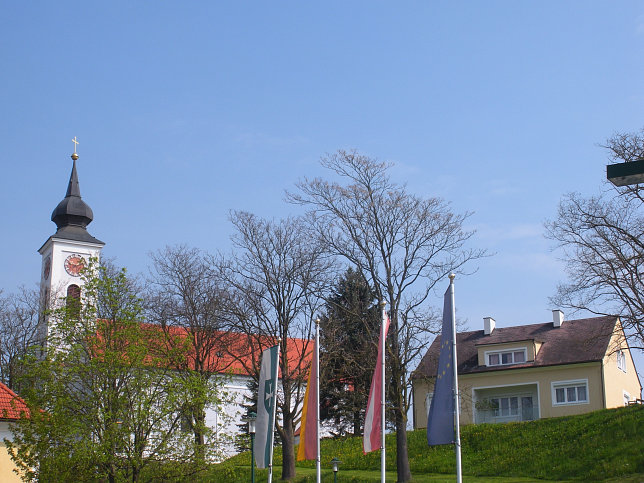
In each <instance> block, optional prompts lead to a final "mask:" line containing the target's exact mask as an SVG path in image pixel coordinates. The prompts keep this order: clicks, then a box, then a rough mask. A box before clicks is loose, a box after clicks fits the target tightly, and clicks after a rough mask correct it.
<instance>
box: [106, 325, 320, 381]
mask: <svg viewBox="0 0 644 483" xmlns="http://www.w3.org/2000/svg"><path fill="white" fill-rule="evenodd" d="M103 322H105V323H107V324H109V323H110V322H109V321H107V320H104V321H103ZM142 328H143V329H144V330H151V331H153V332H157V331H159V332H158V333H160V331H162V330H165V331H166V333H167V335H168V338H169V339H170V340H171V341H172V343H170V344H169V345H170V346H173V345H174V342H179V341H180V340H182V339H186V338H191V337H192V338H193V339H195V342H197V339H198V338H201V339H202V342H203V343H204V344H206V345H208V346H209V349H210V350H208V351H204V353H207V355H208V359H207V360H206V361H202V362H203V364H202V366H203V368H204V369H205V370H206V371H209V372H211V373H218V374H231V375H241V376H249V375H251V374H253V373H254V371H255V370H259V366H260V364H261V356H262V350H264V349H266V348H268V347H271V346H273V345H275V344H276V343H277V339H276V338H274V337H269V336H257V335H249V334H244V333H240V332H223V331H212V332H211V333H209V334H208V335H207V336H204V331H203V330H195V331H191V330H189V329H188V328H185V327H180V326H166V327H165V328H162V327H161V326H160V325H156V324H149V323H143V324H142ZM97 335H98V337H99V338H101V337H102V336H101V334H100V330H99V333H98V334H97ZM206 337H212V340H213V341H214V342H204V341H203V340H204V339H205V338H206ZM153 339H154V338H153ZM157 343H159V344H161V345H163V344H168V342H167V339H166V342H162V341H159V340H158V339H157V342H156V343H155V344H157ZM195 345H197V344H189V345H188V347H189V348H190V349H189V351H188V357H187V361H186V362H187V364H184V361H182V362H180V363H177V368H179V369H185V368H189V369H195V367H196V365H197V357H196V353H195V349H194V348H195ZM157 350H160V351H161V354H160V355H161V357H163V353H164V348H163V347H157ZM286 351H287V354H288V362H289V364H288V367H289V373H290V375H291V377H306V374H308V370H309V367H310V365H311V359H312V357H313V340H309V339H298V338H290V339H288V340H287V343H286ZM97 352H99V353H100V349H98V350H97ZM156 363H158V361H157V362H156ZM169 363H170V364H172V363H171V362H170V361H169ZM281 377H282V375H281V367H280V378H281Z"/></svg>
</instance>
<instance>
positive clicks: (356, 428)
mask: <svg viewBox="0 0 644 483" xmlns="http://www.w3.org/2000/svg"><path fill="white" fill-rule="evenodd" d="M360 428H361V425H360V411H354V412H353V435H354V436H360V435H361V434H362V432H361V431H360Z"/></svg>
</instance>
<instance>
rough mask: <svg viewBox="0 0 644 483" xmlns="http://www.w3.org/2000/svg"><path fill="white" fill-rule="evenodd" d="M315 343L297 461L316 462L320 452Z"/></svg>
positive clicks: (303, 410)
mask: <svg viewBox="0 0 644 483" xmlns="http://www.w3.org/2000/svg"><path fill="white" fill-rule="evenodd" d="M317 344H318V342H317V340H316V341H315V350H314V353H313V360H312V361H311V372H310V373H309V382H308V384H307V385H306V392H305V393H304V405H303V406H302V419H301V423H300V446H299V447H298V449H297V461H302V460H314V459H316V458H317V452H318V441H319V440H318V428H317V416H318V415H317V413H318V412H317V409H318V408H317V405H318V404H319V403H318V387H317V384H318V377H317V367H318V361H317V359H318V347H317Z"/></svg>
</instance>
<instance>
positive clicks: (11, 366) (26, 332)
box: [0, 287, 41, 390]
mask: <svg viewBox="0 0 644 483" xmlns="http://www.w3.org/2000/svg"><path fill="white" fill-rule="evenodd" d="M40 312H41V311H40V301H39V298H38V292H37V290H30V289H27V288H25V287H21V288H20V289H19V291H18V292H17V293H14V294H10V295H8V296H3V295H2V292H0V381H2V382H3V383H5V384H6V385H7V386H9V387H10V388H11V389H14V390H15V389H16V387H15V383H16V375H17V372H18V370H19V365H20V359H21V357H22V356H23V355H25V354H26V352H27V350H28V348H29V347H30V346H32V345H34V344H35V343H36V342H37V335H38V334H37V328H38V317H39V315H40Z"/></svg>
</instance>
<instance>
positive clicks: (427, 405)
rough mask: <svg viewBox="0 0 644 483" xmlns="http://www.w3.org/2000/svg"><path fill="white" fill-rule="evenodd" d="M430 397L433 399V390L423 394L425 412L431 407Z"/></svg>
mask: <svg viewBox="0 0 644 483" xmlns="http://www.w3.org/2000/svg"><path fill="white" fill-rule="evenodd" d="M432 399H434V393H433V392H428V393H427V394H425V412H427V411H429V408H430V407H432Z"/></svg>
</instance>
